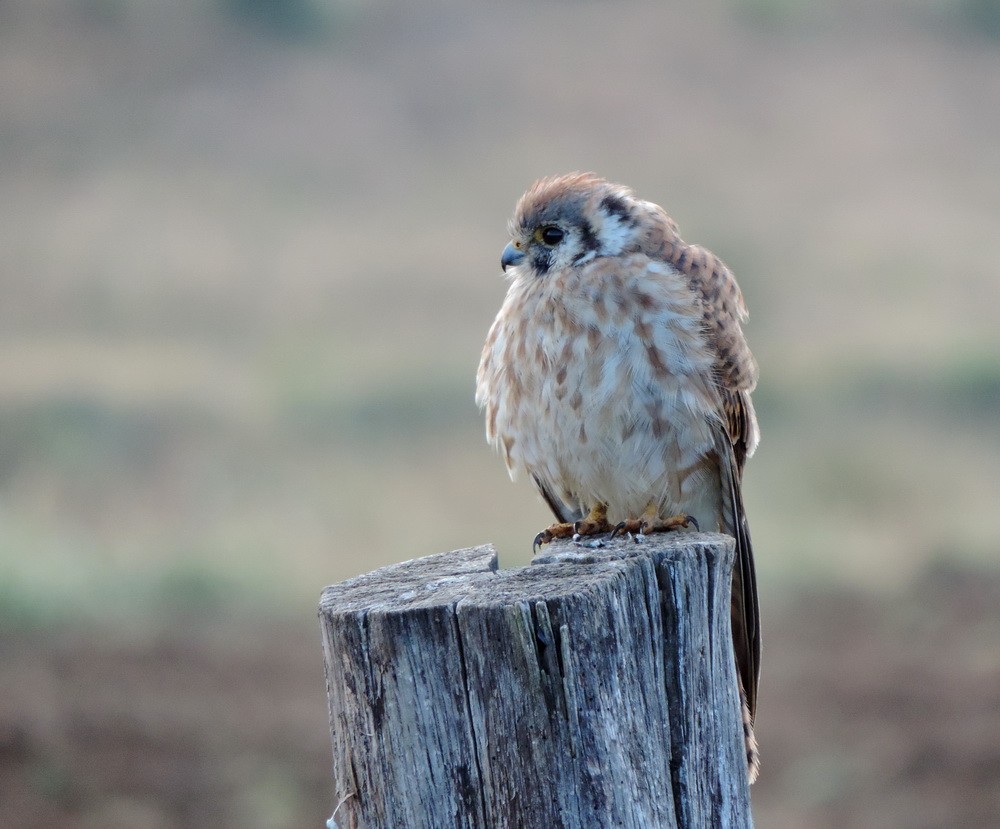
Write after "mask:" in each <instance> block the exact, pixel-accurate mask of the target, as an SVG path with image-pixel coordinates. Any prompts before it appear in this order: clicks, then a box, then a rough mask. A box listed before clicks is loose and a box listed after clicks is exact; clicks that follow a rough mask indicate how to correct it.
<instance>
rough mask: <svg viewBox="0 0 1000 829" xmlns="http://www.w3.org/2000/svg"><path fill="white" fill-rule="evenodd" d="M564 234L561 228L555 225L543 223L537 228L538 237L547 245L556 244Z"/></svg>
mask: <svg viewBox="0 0 1000 829" xmlns="http://www.w3.org/2000/svg"><path fill="white" fill-rule="evenodd" d="M564 235H565V234H564V233H563V232H562V229H561V228H558V227H556V226H555V225H545V226H544V227H541V228H539V229H538V238H539V239H541V240H542V241H543V242H544V243H545V244H546V245H548V246H549V247H554V246H555V245H558V244H559V243H560V242H561V241H562V240H563V236H564Z"/></svg>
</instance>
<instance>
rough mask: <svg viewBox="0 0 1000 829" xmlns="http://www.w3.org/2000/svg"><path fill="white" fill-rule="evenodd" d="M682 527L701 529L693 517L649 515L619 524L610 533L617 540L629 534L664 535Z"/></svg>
mask: <svg viewBox="0 0 1000 829" xmlns="http://www.w3.org/2000/svg"><path fill="white" fill-rule="evenodd" d="M682 527H694V528H695V529H696V530H700V529H701V528H700V527H699V526H698V522H697V521H696V520H695V517H694V516H693V515H683V514H682V515H671V516H669V517H668V518H658V517H656V516H651V515H643V516H642V517H641V518H630V519H628V520H627V521H621V522H619V523H618V524H617V525H616V526H615V528H614V529H613V530H612V531H611V537H612V538H617V537H618V536H619V535H625V534H626V533H631V534H632V535H649V534H650V533H665V532H670V530H679V529H681V528H682Z"/></svg>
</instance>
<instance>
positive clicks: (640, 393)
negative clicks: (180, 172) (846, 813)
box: [476, 172, 760, 783]
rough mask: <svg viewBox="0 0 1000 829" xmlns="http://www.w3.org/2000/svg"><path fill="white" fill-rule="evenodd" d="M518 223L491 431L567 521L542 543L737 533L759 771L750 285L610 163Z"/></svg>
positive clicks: (747, 732)
mask: <svg viewBox="0 0 1000 829" xmlns="http://www.w3.org/2000/svg"><path fill="white" fill-rule="evenodd" d="M508 231H509V235H510V241H509V243H508V244H507V245H506V247H505V248H504V249H503V252H502V254H501V257H500V264H501V267H502V269H503V271H504V275H505V276H506V278H507V279H508V280H509V283H510V284H509V286H508V289H507V294H506V297H505V298H504V301H503V303H502V305H501V308H500V311H499V312H498V314H497V316H496V319H495V320H494V322H493V324H492V326H491V327H490V329H489V333H488V335H487V338H486V342H485V344H484V346H483V351H482V356H481V359H480V363H479V368H478V371H477V375H476V402H477V404H478V405H479V407H480V408H481V409H482V410H484V413H485V419H486V437H487V440H488V441H489V443H490V444H492V446H493V447H494V448H495V449H496V450H497V451H498V453H499V454H501V455H502V457H503V459H504V461H505V463H506V466H507V469H508V471H509V473H510V476H511V478H512V479H516V478H517V477H518V475H525V476H527V477H528V478H529V479H530V480H531V481H533V482H534V485H535V487H536V488H537V489H538V492H539V493H540V494H541V497H542V499H543V500H544V501H545V503H546V504H547V505H548V507H549V508H550V509H551V511H552V512H553V514H554V516H555V518H556V522H555V523H553V524H552V525H551V526H549V527H547V528H546V529H544V530H543V531H542V532H540V533H539V534H538V535H537V536H536V537H535V548H536V549H537V548H538V547H539V546H540V545H543V544H546V543H548V542H550V541H552V540H553V539H556V538H567V537H575V538H578V539H579V538H580V537H586V536H593V535H597V534H601V533H608V532H610V533H612V534H613V535H618V534H623V533H632V534H633V535H634V537H638V538H641V537H642V536H643V534H648V533H651V532H665V531H668V530H676V529H683V528H689V529H700V530H702V531H717V532H723V533H727V534H729V535H731V536H732V537H733V538H734V539H735V540H736V562H735V566H734V570H733V583H732V593H731V595H732V599H731V621H732V634H733V646H734V654H735V661H736V668H737V676H738V679H739V684H740V698H741V707H742V714H743V729H744V738H745V746H746V759H747V774H748V778H749V781H750V782H751V783H752V782H754V781H755V780H756V778H757V774H758V771H759V767H760V756H759V751H758V748H757V742H756V739H755V736H754V731H753V726H754V718H755V714H756V708H757V688H758V681H759V676H760V618H759V608H758V598H757V583H756V573H755V569H754V559H753V550H752V546H751V540H750V530H749V526H748V524H747V520H746V515H745V510H744V505H743V496H742V480H743V469H744V464H745V463H746V460H747V458H749V457H750V456H751V455H752V454H753V453H754V450H755V449H756V448H757V444H758V441H759V439H760V430H759V428H758V425H757V417H756V414H755V412H754V407H753V403H752V401H751V392H752V391H753V390H754V387H755V386H756V384H757V377H758V369H757V363H756V361H755V359H754V357H753V355H752V353H751V351H750V347H749V345H748V344H747V341H746V338H745V336H744V333H743V328H742V323H743V322H744V321H745V320H746V319H747V316H748V314H747V308H746V304H745V302H744V300H743V295H742V292H741V291H740V288H739V285H738V284H737V282H736V279H735V277H734V276H733V273H732V271H730V269H729V268H728V267H727V266H726V265H725V264H724V263H723V262H722V260H721V259H719V258H718V257H717V256H715V255H714V254H713V253H711V252H710V251H708V250H706V249H705V248H703V247H700V246H697V245H692V244H688V243H686V242H684V241H683V239H681V237H680V233H679V230H678V227H677V225H676V223H675V222H674V221H673V219H671V218H670V217H669V216H668V215H667V213H666V212H665V211H664V210H663V208H661V207H660V206H658V205H657V204H654V203H652V202H649V201H644V200H642V199H640V198H639V197H638V196H636V195H635V193H634V192H633V190H631V189H630V188H628V187H626V186H624V185H621V184H615V183H613V182H611V181H608V180H606V179H603V178H601V177H599V176H597V175H596V174H594V173H587V172H575V173H570V174H566V175H558V176H551V177H546V178H542V179H539V180H538V181H536V182H535V183H534V184H532V185H531V186H530V187H529V188H528V190H527V191H526V192H525V193H524V195H523V196H521V198H520V200H519V201H518V202H517V205H516V207H515V210H514V215H513V218H512V219H511V221H510V223H509V227H508Z"/></svg>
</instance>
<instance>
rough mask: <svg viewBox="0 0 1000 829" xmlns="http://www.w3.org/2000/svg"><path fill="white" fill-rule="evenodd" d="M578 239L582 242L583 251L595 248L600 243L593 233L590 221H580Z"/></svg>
mask: <svg viewBox="0 0 1000 829" xmlns="http://www.w3.org/2000/svg"><path fill="white" fill-rule="evenodd" d="M580 241H581V242H583V249H584V251H585V252H586V251H591V250H597V249H598V248H599V247H600V246H601V243H600V242H599V241H598V240H597V236H596V235H595V234H594V228H593V227H591V226H590V222H586V221H581V222H580Z"/></svg>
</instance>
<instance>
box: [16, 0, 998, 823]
mask: <svg viewBox="0 0 1000 829" xmlns="http://www.w3.org/2000/svg"><path fill="white" fill-rule="evenodd" d="M400 5H401V4H390V3H383V2H373V3H366V4H361V3H353V2H349V0H339V2H338V0H282V2H272V3H265V2H261V0H215V2H212V3H205V2H201V3H198V2H195V0H178V1H177V2H174V3H170V4H161V3H147V2H142V0H52V1H51V2H47V3H37V2H33V0H7V1H6V2H0V296H2V297H3V302H0V652H2V657H3V660H2V663H0V664H2V668H0V692H2V693H0V780H2V786H0V825H3V826H8V825H10V826H15V827H17V826H34V825H39V826H41V825H49V826H52V825H57V826H64V825H65V826H102V827H103V826H129V827H161V826H162V827H173V826H178V827H188V826H190V827H199V826H229V825H232V826H236V825H241V826H244V827H247V826H261V827H283V826H314V825H317V824H318V822H319V821H320V818H321V817H323V816H324V815H325V814H327V813H328V812H329V810H330V807H331V804H330V803H329V792H328V791H327V790H326V785H325V782H324V781H325V777H326V773H327V764H328V753H327V745H326V740H327V735H326V733H325V728H326V726H325V713H324V707H323V698H322V679H321V662H320V651H319V645H318V633H317V631H316V630H315V622H314V619H313V614H314V608H315V603H316V599H317V597H318V595H319V592H320V590H321V588H322V586H323V585H325V584H327V583H330V582H332V581H336V580H339V579H341V578H344V577H346V576H349V575H351V574H355V573H359V572H363V571H367V570H370V569H372V568H374V567H376V566H379V565H381V564H384V563H387V562H391V561H396V560H400V559H404V558H410V557H413V556H417V555H423V554H425V553H431V552H437V551H441V550H447V549H453V548H456V547H461V546H467V545H470V544H475V543H480V542H484V541H487V540H492V541H494V542H496V543H497V545H498V547H499V548H500V550H501V553H502V555H503V557H504V562H505V564H517V563H520V562H523V561H525V560H526V558H527V555H528V552H529V540H530V539H531V538H532V537H533V535H534V533H535V532H537V530H538V529H539V528H540V527H541V526H542V525H544V524H545V523H546V522H547V516H546V513H545V509H544V506H543V505H542V504H541V503H540V501H539V500H538V499H537V498H536V497H535V496H534V495H533V494H532V492H531V491H530V487H529V486H527V485H526V484H524V483H523V482H522V483H520V484H519V485H516V486H515V485H512V484H510V482H509V481H508V480H507V478H506V474H505V472H504V470H503V465H502V463H500V462H499V461H498V460H497V459H496V458H493V457H491V456H490V452H489V451H488V449H487V448H486V446H485V444H484V441H483V438H482V426H481V422H480V418H479V415H478V413H477V412H476V411H475V407H474V404H473V402H472V376H473V374H474V371H475V366H476V362H477V359H478V351H479V347H480V344H481V342H482V338H483V336H484V334H485V331H486V328H487V327H488V325H489V322H490V320H491V319H492V316H493V314H494V313H495V311H496V308H497V306H498V305H499V302H500V299H501V297H502V294H503V291H504V282H503V280H502V278H501V275H500V271H499V267H498V257H499V252H500V249H501V247H502V246H503V243H504V227H505V222H506V219H507V215H508V213H509V211H510V209H511V208H512V206H513V203H514V201H515V199H516V198H517V196H518V195H519V194H520V193H521V191H522V190H523V189H524V188H525V186H526V185H527V184H529V183H530V181H531V180H532V179H534V178H535V177H537V176H539V175H542V174H548V173H553V172H559V171H567V170H571V169H593V170H596V171H597V172H600V173H601V174H603V175H606V176H608V177H611V178H614V179H618V180H620V181H623V182H626V183H628V184H630V185H632V186H633V187H634V188H635V189H637V190H638V191H639V193H640V194H641V195H642V196H644V197H646V198H649V199H652V200H654V201H657V202H660V203H661V204H663V205H664V206H665V207H666V208H667V209H668V210H669V211H670V212H671V213H672V215H673V216H674V217H675V218H676V219H677V221H678V223H679V224H680V226H681V229H682V231H683V232H684V234H685V236H686V238H688V239H690V240H692V241H697V242H699V243H702V244H705V245H706V246H708V247H710V248H712V249H713V250H715V251H716V252H718V253H719V254H720V255H722V256H723V257H724V258H725V259H726V260H727V262H728V263H729V264H730V265H731V266H732V267H733V269H734V270H735V271H736V273H737V275H738V276H739V278H740V282H741V284H742V286H743V288H744V292H745V294H746V296H747V300H748V303H749V305H750V308H751V312H752V318H751V321H750V324H749V326H748V336H749V338H750V341H751V344H752V345H753V347H754V350H755V352H756V354H757V355H758V358H759V361H760V363H761V385H760V388H759V389H758V391H757V393H756V395H755V399H756V400H757V401H758V411H759V414H760V419H761V424H762V429H763V435H764V439H763V442H762V444H761V448H760V451H759V453H758V455H757V457H755V458H754V459H753V460H752V461H751V463H750V467H749V471H748V477H747V483H746V486H747V492H746V500H747V504H748V510H749V515H750V519H751V523H752V525H753V530H754V539H755V549H756V551H757V557H758V569H759V574H760V579H761V585H762V593H763V601H764V607H765V631H764V633H765V640H766V641H765V657H764V674H765V676H764V685H763V689H762V699H761V725H760V731H761V738H762V740H763V741H764V752H765V770H764V775H763V779H762V781H761V783H760V785H759V786H758V787H757V788H756V789H755V792H754V797H755V808H756V810H757V821H758V825H760V826H875V827H881V826H886V827H889V826H899V827H922V826H926V827H946V826H947V827H950V826H991V825H1000V802H998V800H997V796H998V795H997V792H998V791H1000V759H998V757H997V754H996V749H995V748H994V747H995V746H996V745H998V744H1000V720H998V719H997V710H998V708H1000V705H998V703H1000V700H998V698H997V696H996V688H997V687H1000V682H998V681H997V680H998V679H1000V676H998V665H1000V602H998V601H997V600H998V598H1000V589H998V587H997V578H998V575H997V574H998V573H1000V474H998V472H997V470H998V469H1000V429H998V422H1000V333H998V325H997V322H998V312H997V309H998V308H1000V232H998V227H1000V140H998V136H1000V39H998V36H1000V6H998V5H997V4H996V3H994V2H992V0H920V2H904V0H882V2H877V3H861V2H853V0H852V2H848V3H844V4H820V3H815V2H808V0H753V2H748V3H736V2H722V0H719V2H710V3H695V2H685V3H679V4H659V3H654V2H651V0H649V1H648V2H644V1H643V0H634V2H626V3H616V4H602V3H596V2H576V3H570V2H568V0H552V1H551V2H542V3H535V2H528V0H517V1H516V2H514V3H512V4H505V5H503V6H499V5H497V6H486V7H482V8H480V7H473V6H472V5H471V4H462V3H459V2H449V0H429V2H426V3H420V4H410V5H408V6H406V7H405V10H403V9H402V8H400V7H399V6H400ZM8 792H9V794H8Z"/></svg>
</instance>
